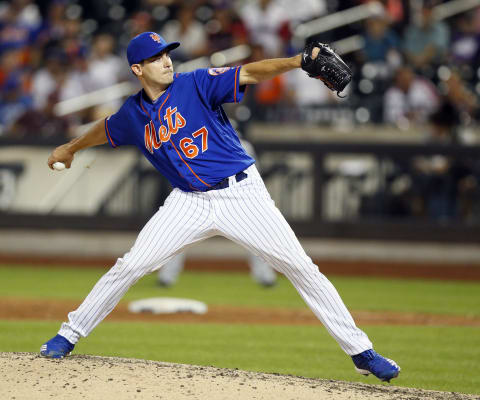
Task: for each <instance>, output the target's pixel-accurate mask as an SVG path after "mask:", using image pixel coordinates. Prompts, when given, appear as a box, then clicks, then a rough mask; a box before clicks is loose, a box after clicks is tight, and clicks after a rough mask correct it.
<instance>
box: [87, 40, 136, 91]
mask: <svg viewBox="0 0 480 400" xmlns="http://www.w3.org/2000/svg"><path fill="white" fill-rule="evenodd" d="M114 45H115V41H114V39H113V36H112V35H109V34H108V33H101V34H99V35H97V36H95V38H94V39H93V44H92V51H91V54H90V57H89V59H88V77H89V90H96V89H101V88H104V87H108V86H112V85H114V84H116V83H118V82H120V81H121V80H122V78H123V77H125V75H126V73H125V71H127V68H125V61H124V60H122V59H121V58H120V57H119V56H117V55H115V54H114V53H113V50H114Z"/></svg>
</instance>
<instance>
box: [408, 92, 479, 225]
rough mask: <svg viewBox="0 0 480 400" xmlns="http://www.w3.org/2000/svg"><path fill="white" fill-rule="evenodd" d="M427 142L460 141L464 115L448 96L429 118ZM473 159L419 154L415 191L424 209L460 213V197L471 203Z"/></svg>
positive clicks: (443, 215) (441, 215)
mask: <svg viewBox="0 0 480 400" xmlns="http://www.w3.org/2000/svg"><path fill="white" fill-rule="evenodd" d="M429 122H430V124H429V128H430V129H429V132H428V133H427V136H426V144H441V145H451V144H453V143H457V142H458V141H459V136H458V135H457V131H458V127H459V125H460V119H459V118H458V113H457V110H456V108H455V106H454V105H453V104H451V103H450V102H449V101H448V100H445V101H444V102H443V103H442V105H441V106H440V108H439V109H438V110H437V111H436V112H434V113H433V114H432V115H431V116H430V118H429ZM470 164H471V160H468V159H456V158H454V157H449V156H445V155H433V156H425V157H415V159H414V170H413V176H412V177H413V191H414V192H415V193H417V196H418V200H419V202H420V203H423V207H422V208H423V212H424V213H425V214H426V215H428V216H430V217H433V218H435V219H440V220H445V219H449V218H453V217H456V216H459V201H461V202H462V203H469V201H468V197H470V196H471V195H472V194H473V189H475V187H476V179H475V177H474V176H473V174H472V168H471V165H470Z"/></svg>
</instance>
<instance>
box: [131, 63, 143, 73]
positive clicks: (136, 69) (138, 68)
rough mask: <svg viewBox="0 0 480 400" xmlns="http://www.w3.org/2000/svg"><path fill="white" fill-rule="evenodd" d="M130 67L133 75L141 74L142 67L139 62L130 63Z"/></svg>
mask: <svg viewBox="0 0 480 400" xmlns="http://www.w3.org/2000/svg"><path fill="white" fill-rule="evenodd" d="M130 69H131V70H132V73H133V75H135V76H141V75H142V67H141V66H140V64H132V65H131V66H130Z"/></svg>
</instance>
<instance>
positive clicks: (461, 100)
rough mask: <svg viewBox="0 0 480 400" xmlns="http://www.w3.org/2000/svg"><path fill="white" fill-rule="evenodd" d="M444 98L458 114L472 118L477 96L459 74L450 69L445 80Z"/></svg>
mask: <svg viewBox="0 0 480 400" xmlns="http://www.w3.org/2000/svg"><path fill="white" fill-rule="evenodd" d="M445 88H446V98H447V100H448V101H449V102H450V103H451V104H452V105H453V106H454V107H455V109H456V110H457V113H458V114H459V115H463V116H464V117H467V118H468V119H470V118H472V117H473V116H474V115H475V113H476V111H477V109H478V101H477V97H476V96H475V95H474V94H473V93H472V92H471V91H470V90H469V89H468V87H467V85H466V84H465V82H464V80H463V79H462V77H461V76H460V74H459V73H458V72H457V71H455V70H451V72H450V76H449V78H448V79H447V80H446V81H445Z"/></svg>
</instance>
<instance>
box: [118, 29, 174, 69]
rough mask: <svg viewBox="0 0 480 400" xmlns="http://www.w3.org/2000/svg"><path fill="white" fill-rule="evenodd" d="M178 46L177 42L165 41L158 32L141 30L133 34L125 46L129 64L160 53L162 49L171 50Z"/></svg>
mask: <svg viewBox="0 0 480 400" xmlns="http://www.w3.org/2000/svg"><path fill="white" fill-rule="evenodd" d="M178 46H180V43H179V42H172V43H167V42H166V41H165V39H164V38H162V37H161V36H160V35H159V34H158V33H155V32H143V33H140V35H137V36H135V37H134V38H133V39H132V40H130V43H129V44H128V47H127V60H128V63H129V64H130V65H133V64H138V63H140V62H141V61H143V60H145V59H147V58H150V57H153V56H154V55H155V54H158V53H161V52H162V51H163V50H165V49H167V50H173V49H176V48H177V47H178Z"/></svg>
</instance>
